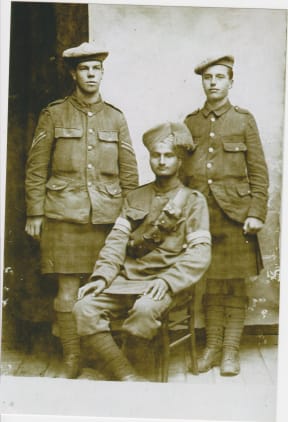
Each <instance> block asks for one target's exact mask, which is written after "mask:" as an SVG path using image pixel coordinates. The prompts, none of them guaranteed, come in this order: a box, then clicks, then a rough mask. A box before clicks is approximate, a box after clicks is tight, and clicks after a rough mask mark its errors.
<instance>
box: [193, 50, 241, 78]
mask: <svg viewBox="0 0 288 422" xmlns="http://www.w3.org/2000/svg"><path fill="white" fill-rule="evenodd" d="M217 64H221V65H223V66H227V67H230V68H231V69H233V65H234V57H233V56H231V55H224V56H219V55H218V56H214V57H209V58H207V59H205V60H204V61H203V62H201V63H199V64H198V65H197V66H196V67H195V69H194V72H195V73H196V74H197V75H202V73H203V72H204V70H205V69H207V67H210V66H212V65H217Z"/></svg>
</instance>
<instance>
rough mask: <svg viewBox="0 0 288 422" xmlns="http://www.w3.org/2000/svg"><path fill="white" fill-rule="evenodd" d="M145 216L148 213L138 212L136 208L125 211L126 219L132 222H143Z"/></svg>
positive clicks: (144, 211)
mask: <svg viewBox="0 0 288 422" xmlns="http://www.w3.org/2000/svg"><path fill="white" fill-rule="evenodd" d="M147 214H148V211H146V210H139V209H137V208H128V210H127V211H126V216H127V217H128V218H131V220H134V221H137V220H144V218H145V217H146V215H147Z"/></svg>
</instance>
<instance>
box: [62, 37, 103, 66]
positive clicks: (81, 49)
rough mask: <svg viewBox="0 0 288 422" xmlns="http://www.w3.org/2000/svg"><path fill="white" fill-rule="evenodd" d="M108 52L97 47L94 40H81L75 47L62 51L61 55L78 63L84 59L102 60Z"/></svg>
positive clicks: (66, 59)
mask: <svg viewBox="0 0 288 422" xmlns="http://www.w3.org/2000/svg"><path fill="white" fill-rule="evenodd" d="M108 54H109V52H108V51H105V50H101V49H99V46H98V45H96V43H94V42H83V43H82V44H80V45H78V46H77V47H72V48H68V49H67V50H64V51H63V53H62V57H63V58H64V60H65V61H67V62H70V61H71V62H74V63H79V62H81V61H86V60H99V61H100V62H102V61H103V60H105V59H106V57H107V56H108Z"/></svg>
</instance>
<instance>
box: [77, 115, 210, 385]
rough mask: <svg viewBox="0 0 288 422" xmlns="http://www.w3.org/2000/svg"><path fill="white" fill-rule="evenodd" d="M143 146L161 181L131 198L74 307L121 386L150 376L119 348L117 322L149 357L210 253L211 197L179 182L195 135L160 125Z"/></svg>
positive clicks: (129, 346) (174, 126)
mask: <svg viewBox="0 0 288 422" xmlns="http://www.w3.org/2000/svg"><path fill="white" fill-rule="evenodd" d="M143 142H144V145H145V146H146V147H147V149H148V150H149V153H150V166H151V169H152V171H153V172H154V174H155V177H156V178H155V181H153V182H152V183H148V184H146V185H144V186H141V187H139V188H137V189H135V190H134V191H131V192H129V193H128V195H127V197H126V199H125V202H124V205H123V208H122V212H121V215H120V217H119V218H118V219H117V220H116V222H115V225H114V227H113V229H112V231H111V232H110V234H109V235H108V237H107V240H106V243H105V245H104V247H103V248H102V250H101V252H100V255H99V258H98V259H97V261H96V264H95V267H94V271H93V273H92V275H91V281H90V282H89V283H88V284H86V285H85V286H83V287H81V288H80V289H79V296H78V302H76V304H75V307H74V315H75V317H76V322H77V329H78V333H79V335H80V336H83V340H85V344H86V345H87V346H88V347H89V349H90V351H91V352H92V356H95V358H97V360H98V359H100V361H101V362H103V365H104V366H105V367H106V369H108V370H109V371H110V372H111V374H112V376H113V379H117V380H121V381H138V380H141V379H142V380H143V379H144V378H141V377H140V376H139V372H137V371H136V370H135V366H134V365H132V364H131V361H130V360H129V359H128V358H127V356H126V355H124V353H123V352H122V351H121V349H120V348H119V347H118V345H117V344H116V343H115V341H114V339H113V337H112V335H111V332H110V321H111V320H113V319H119V318H120V317H121V318H123V317H124V318H126V319H125V321H124V323H123V327H122V328H123V331H124V332H125V333H126V334H127V336H126V338H127V343H126V347H127V350H134V348H133V347H132V345H135V343H136V344H138V348H137V351H138V350H140V351H142V356H144V357H145V353H146V351H147V348H148V346H149V342H150V341H151V339H152V338H153V337H154V336H155V335H156V333H157V330H158V329H159V327H160V325H161V316H162V314H163V312H164V311H166V310H167V308H168V307H169V306H170V305H171V303H172V301H173V298H174V296H175V295H177V294H178V293H179V292H181V291H184V290H185V289H189V287H190V286H191V285H193V284H194V283H196V282H198V281H199V280H200V279H201V277H202V276H203V274H204V273H205V271H206V270H207V268H208V266H209V263H210V256H211V238H210V232H209V217H208V209H207V204H206V200H205V198H204V196H203V195H202V194H201V193H199V192H198V191H195V190H192V189H189V188H187V187H184V185H183V184H182V183H181V182H180V180H179V178H178V171H179V168H180V166H181V156H182V154H183V152H184V150H185V149H186V150H187V149H189V150H190V151H191V153H192V151H193V149H194V144H193V141H192V137H191V135H190V132H189V130H188V129H187V127H186V126H185V125H184V124H182V123H165V124H161V125H159V126H157V127H155V128H153V129H151V130H149V131H148V132H146V133H145V134H144V135H143ZM144 357H143V359H144ZM140 375H143V374H140Z"/></svg>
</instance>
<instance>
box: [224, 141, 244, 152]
mask: <svg viewBox="0 0 288 422" xmlns="http://www.w3.org/2000/svg"><path fill="white" fill-rule="evenodd" d="M223 145H224V151H227V152H243V151H247V146H246V145H245V144H244V142H223Z"/></svg>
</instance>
